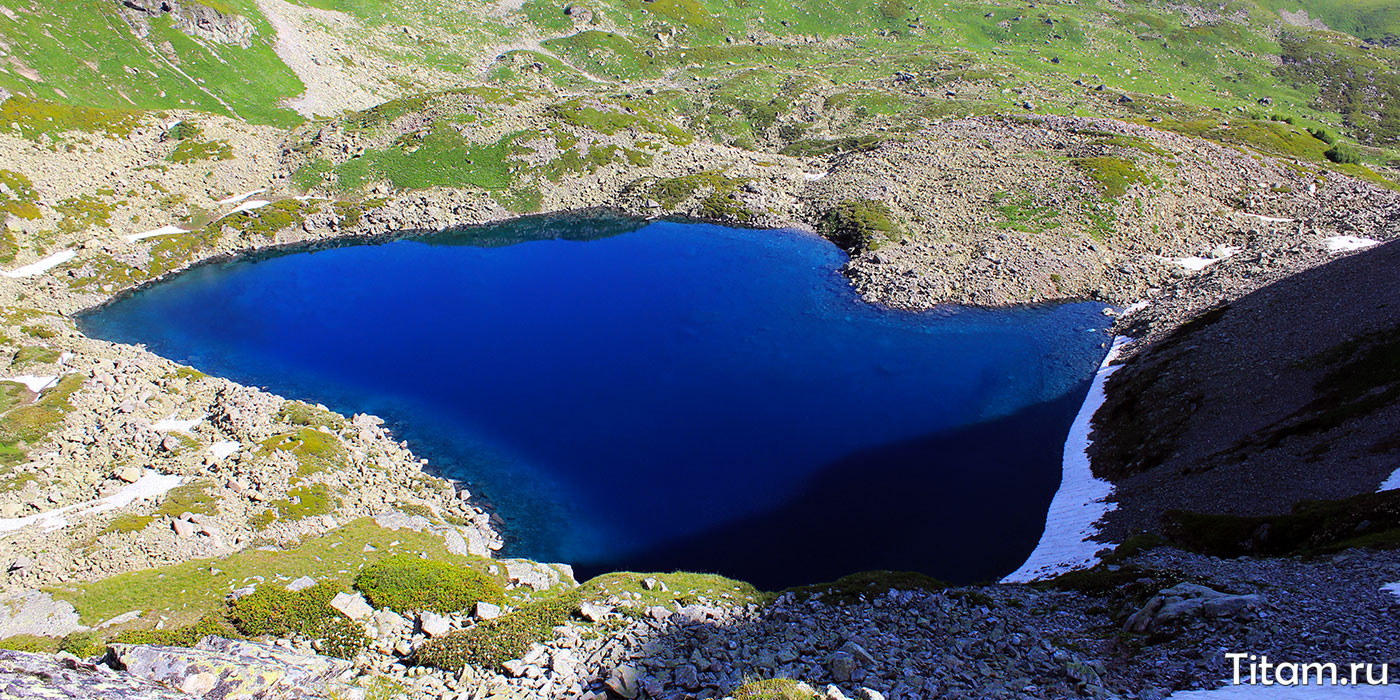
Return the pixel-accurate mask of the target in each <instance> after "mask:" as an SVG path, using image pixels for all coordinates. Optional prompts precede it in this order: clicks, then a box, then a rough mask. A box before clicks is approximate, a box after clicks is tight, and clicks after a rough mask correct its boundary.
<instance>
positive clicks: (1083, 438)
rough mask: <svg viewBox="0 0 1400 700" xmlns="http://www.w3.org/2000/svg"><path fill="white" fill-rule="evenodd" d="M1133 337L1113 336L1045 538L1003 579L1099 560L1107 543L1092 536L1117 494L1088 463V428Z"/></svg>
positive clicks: (1067, 454) (1072, 439)
mask: <svg viewBox="0 0 1400 700" xmlns="http://www.w3.org/2000/svg"><path fill="white" fill-rule="evenodd" d="M1131 342H1132V339H1130V338H1124V337H1122V336H1119V337H1117V338H1114V339H1113V345H1112V346H1111V347H1110V348H1109V349H1108V354H1107V355H1105V356H1104V358H1103V362H1102V363H1100V364H1099V369H1098V372H1096V373H1095V374H1094V381H1093V383H1092V384H1091V385H1090V386H1089V395H1088V396H1086V397H1084V405H1083V406H1081V407H1080V408H1079V414H1078V415H1076V416H1075V417H1074V424H1073V425H1072V426H1070V429H1069V437H1067V438H1066V439H1065V451H1064V462H1063V471H1062V474H1061V476H1060V488H1059V490H1058V491H1056V492H1055V498H1054V499H1053V500H1052V501H1050V510H1049V512H1047V513H1046V514H1045V531H1044V532H1043V533H1041V535H1040V543H1039V544H1037V545H1036V546H1035V551H1033V552H1031V555H1030V556H1029V557H1027V558H1026V563H1024V564H1022V565H1021V568H1019V569H1017V570H1015V571H1013V572H1012V573H1010V574H1007V575H1006V577H1005V578H1003V579H1002V583H1025V582H1027V581H1035V580H1038V579H1043V578H1048V577H1051V576H1055V575H1057V574H1061V573H1064V572H1066V571H1072V570H1074V569H1081V568H1086V567H1089V566H1093V565H1094V564H1096V563H1097V562H1098V560H1099V555H1098V552H1099V550H1100V549H1103V548H1104V544H1103V543H1100V542H1093V541H1091V540H1090V539H1089V538H1090V537H1092V536H1094V535H1095V534H1096V533H1097V532H1098V527H1097V526H1096V525H1095V523H1097V522H1098V521H1099V520H1100V519H1102V518H1103V516H1104V515H1106V514H1107V513H1108V511H1109V510H1111V508H1112V506H1111V505H1110V504H1109V503H1108V497H1109V496H1111V495H1113V484H1111V483H1109V482H1107V481H1105V480H1103V479H1099V478H1096V477H1095V476H1094V473H1093V471H1092V470H1090V468H1089V445H1090V444H1092V443H1091V441H1090V440H1089V432H1090V431H1091V430H1093V425H1092V421H1093V419H1094V413H1095V412H1097V411H1098V410H1099V407H1100V406H1102V405H1103V402H1104V399H1105V396H1104V383H1105V382H1106V381H1108V378H1109V377H1110V376H1111V375H1112V374H1113V373H1114V372H1116V371H1118V368H1119V367H1120V365H1114V364H1113V362H1114V361H1115V360H1117V359H1118V355H1119V353H1120V352H1121V351H1122V348H1123V346H1125V345H1127V344H1128V343H1131Z"/></svg>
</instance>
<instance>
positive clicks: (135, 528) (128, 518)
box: [100, 513, 178, 535]
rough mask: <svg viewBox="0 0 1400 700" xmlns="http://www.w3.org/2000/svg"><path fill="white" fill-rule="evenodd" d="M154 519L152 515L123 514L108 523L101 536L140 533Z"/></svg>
mask: <svg viewBox="0 0 1400 700" xmlns="http://www.w3.org/2000/svg"><path fill="white" fill-rule="evenodd" d="M177 515H178V514H177ZM154 519H155V518H154V517H152V516H150V515H136V514H135V513H122V514H121V515H118V516H117V517H115V518H112V522H110V523H107V527H105V528H102V532H101V533H100V534H102V535H107V534H111V533H120V532H140V531H141V530H144V529H146V526H147V525H150V524H151V521H152V520H154Z"/></svg>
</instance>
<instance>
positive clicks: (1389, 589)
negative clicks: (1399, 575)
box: [1381, 581, 1400, 598]
mask: <svg viewBox="0 0 1400 700" xmlns="http://www.w3.org/2000/svg"><path fill="white" fill-rule="evenodd" d="M1381 590H1383V591H1385V592H1386V593H1389V594H1391V595H1393V596H1395V597H1397V598H1400V581H1397V582H1395V583H1387V584H1385V585H1384V586H1381Z"/></svg>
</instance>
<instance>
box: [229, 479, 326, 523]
mask: <svg viewBox="0 0 1400 700" xmlns="http://www.w3.org/2000/svg"><path fill="white" fill-rule="evenodd" d="M337 504H338V499H336V498H334V497H333V496H331V492H330V489H329V488H327V487H326V485H325V484H312V485H310V486H300V487H297V488H294V489H292V490H290V491H288V492H287V497H286V498H279V499H277V500H275V501H273V502H272V503H271V504H270V505H269V506H268V508H267V510H264V511H263V512H261V513H259V514H257V515H255V516H253V518H251V520H250V522H251V523H252V524H253V525H254V526H255V527H258V528H263V527H267V526H268V525H271V524H272V523H274V522H277V521H279V520H283V521H293V520H302V519H304V518H310V517H314V516H317V515H325V514H327V513H330V512H331V511H334V510H335V508H336V505H337Z"/></svg>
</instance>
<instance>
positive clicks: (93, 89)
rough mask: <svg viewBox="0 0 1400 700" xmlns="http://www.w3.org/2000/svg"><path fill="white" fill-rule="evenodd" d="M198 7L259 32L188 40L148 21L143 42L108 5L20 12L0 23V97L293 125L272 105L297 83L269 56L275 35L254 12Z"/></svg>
mask: <svg viewBox="0 0 1400 700" xmlns="http://www.w3.org/2000/svg"><path fill="white" fill-rule="evenodd" d="M204 4H206V5H209V6H212V7H214V8H215V9H225V10H232V11H235V12H236V13H238V14H240V15H242V16H244V17H246V18H247V19H248V20H249V21H250V22H251V23H252V24H253V26H254V28H255V29H256V31H257V34H256V36H255V38H254V40H253V42H252V45H251V46H249V47H248V48H246V49H245V48H242V47H240V46H237V45H231V44H217V43H214V42H210V41H205V40H199V39H195V38H192V37H190V36H189V35H187V34H185V33H184V32H181V31H180V30H179V29H177V28H175V27H174V26H172V24H171V21H170V18H169V17H156V18H152V19H151V20H150V33H149V34H148V35H147V36H145V37H140V36H137V34H136V32H135V31H134V30H133V29H132V27H131V26H130V25H128V24H127V23H126V21H125V20H124V19H123V18H122V17H121V15H120V13H119V11H118V7H119V5H118V4H117V3H115V2H112V1H111V0H65V1H64V2H61V3H33V4H25V5H21V6H19V7H17V8H16V9H14V10H11V11H10V12H9V13H7V14H0V37H2V38H3V40H4V41H5V43H6V44H7V45H8V49H9V56H8V58H7V66H6V68H7V70H5V71H4V72H0V88H4V89H5V90H8V91H10V92H11V93H16V94H23V95H29V96H32V97H37V98H40V99H44V100H50V101H55V102H59V103H69V104H80V105H84V106H93V107H117V108H140V109H165V108H176V107H183V108H191V109H200V110H205V111H209V112H214V113H218V114H224V115H226V116H235V117H238V118H241V119H244V120H246V121H249V122H253V123H260V124H277V125H283V126H289V125H291V124H294V123H297V122H298V121H300V119H299V117H297V115H296V114H295V113H294V112H292V111H290V110H287V109H283V108H281V107H280V106H279V105H278V103H279V102H280V101H281V100H282V99H285V98H288V97H294V96H296V95H298V94H300V93H301V92H302V84H301V82H300V81H299V80H297V78H296V76H295V75H294V74H293V73H292V72H291V70H290V69H289V68H287V67H286V65H284V64H283V63H282V61H281V60H280V59H278V57H277V55H276V54H275V53H274V52H273V50H272V48H271V47H272V43H273V41H275V33H274V32H273V30H272V28H271V26H270V25H268V24H267V22H266V20H265V19H263V18H262V16H261V15H259V14H258V13H257V11H256V6H255V5H254V4H253V3H252V2H251V0H218V2H215V1H214V0H208V2H205V3H204ZM167 42H168V43H169V47H168V48H167V47H165V44H166V43H167Z"/></svg>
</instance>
